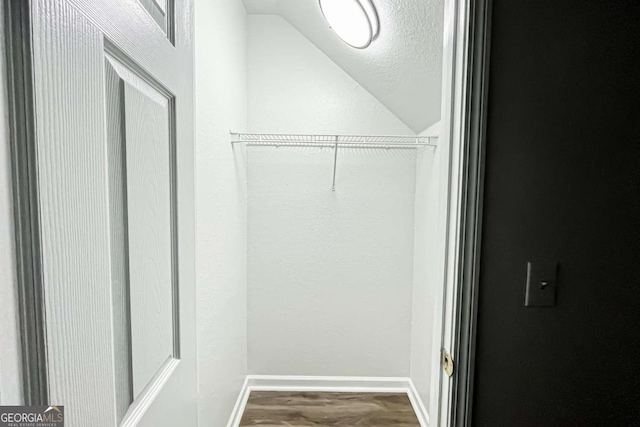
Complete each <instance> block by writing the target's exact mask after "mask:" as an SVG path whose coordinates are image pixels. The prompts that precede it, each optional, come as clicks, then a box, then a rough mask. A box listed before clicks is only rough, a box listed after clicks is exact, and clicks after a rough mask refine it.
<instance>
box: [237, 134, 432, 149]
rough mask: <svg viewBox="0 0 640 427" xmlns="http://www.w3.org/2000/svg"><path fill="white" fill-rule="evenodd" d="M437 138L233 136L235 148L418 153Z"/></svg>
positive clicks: (290, 135) (397, 136)
mask: <svg viewBox="0 0 640 427" xmlns="http://www.w3.org/2000/svg"><path fill="white" fill-rule="evenodd" d="M437 140H438V137H437V136H409V135H407V136H404V135H396V136H391V135H304V134H273V133H269V134H266V133H233V132H232V133H231V143H232V144H244V145H247V146H258V145H262V146H271V147H351V148H377V149H380V148H386V149H398V148H399V149H416V148H420V147H424V146H432V147H435V146H436V145H437Z"/></svg>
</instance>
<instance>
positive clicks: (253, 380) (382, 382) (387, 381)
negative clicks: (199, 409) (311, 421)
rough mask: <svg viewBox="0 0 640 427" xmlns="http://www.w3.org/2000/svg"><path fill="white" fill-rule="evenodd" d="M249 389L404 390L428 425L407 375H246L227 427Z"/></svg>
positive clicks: (234, 422)
mask: <svg viewBox="0 0 640 427" xmlns="http://www.w3.org/2000/svg"><path fill="white" fill-rule="evenodd" d="M252 391H325V392H333V393H340V392H358V393H406V394H407V396H408V397H409V401H410V402H411V406H412V407H413V410H414V411H415V413H416V416H417V417H418V421H419V422H420V426H421V427H428V426H429V414H428V413H427V410H426V408H425V406H424V404H423V403H422V401H421V400H420V396H419V395H418V392H417V391H416V388H415V387H414V385H413V382H412V381H411V379H410V378H405V377H313V376H292V375H247V378H246V379H245V381H244V384H243V386H242V389H241V390H240V394H239V396H238V400H237V402H236V405H235V407H234V408H233V413H232V414H231V418H230V419H229V423H228V424H227V427H238V426H239V425H240V420H241V419H242V414H243V413H244V409H245V407H246V405H247V400H248V399H249V394H250V393H251V392H252Z"/></svg>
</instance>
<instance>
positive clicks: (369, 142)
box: [231, 132, 438, 191]
mask: <svg viewBox="0 0 640 427" xmlns="http://www.w3.org/2000/svg"><path fill="white" fill-rule="evenodd" d="M437 141H438V137H437V136H403V135H400V136H389V135H302V134H282V133H277V134H276V133H234V132H231V144H244V145H246V146H268V147H331V148H333V149H334V150H335V151H334V153H333V180H332V184H331V191H336V170H337V166H338V148H346V147H349V148H376V149H387V150H389V149H401V150H407V149H414V150H415V149H417V148H420V147H426V146H430V147H435V146H436V145H437Z"/></svg>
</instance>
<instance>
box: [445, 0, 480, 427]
mask: <svg viewBox="0 0 640 427" xmlns="http://www.w3.org/2000/svg"><path fill="white" fill-rule="evenodd" d="M444 22H445V31H444V40H445V43H444V56H443V63H444V68H443V69H444V71H445V72H444V73H443V91H442V94H443V107H442V118H443V127H442V136H443V137H444V140H445V142H447V143H448V148H449V150H450V153H449V168H448V170H449V173H448V180H449V182H448V186H447V188H448V194H449V200H448V202H447V221H446V222H447V225H446V231H445V233H446V237H445V247H446V250H445V262H444V264H445V265H444V269H445V272H444V278H443V288H444V289H443V295H442V299H441V301H442V303H443V306H442V307H443V314H442V318H441V319H437V321H440V322H442V323H441V324H440V325H436V327H439V328H440V333H441V340H440V344H441V350H442V351H448V352H449V353H450V354H451V356H452V358H453V360H454V373H453V376H452V377H451V378H449V377H447V376H446V374H445V373H444V369H443V368H442V367H439V369H438V377H437V379H436V381H437V383H436V384H434V387H435V391H437V393H438V402H437V404H436V406H437V410H436V414H435V415H436V417H434V418H435V419H434V421H432V422H433V423H434V424H433V425H435V426H455V427H462V426H470V425H471V423H472V409H473V380H474V367H475V347H476V335H477V324H476V320H477V308H478V286H479V268H480V267H479V260H480V250H481V238H482V206H483V197H484V171H485V146H486V123H487V119H486V111H487V100H488V85H489V50H490V34H491V0H445V19H444ZM447 72H448V73H447ZM442 361H443V360H442V359H441V360H440V364H442ZM432 381H433V380H432ZM432 390H434V388H432ZM432 408H433V407H432Z"/></svg>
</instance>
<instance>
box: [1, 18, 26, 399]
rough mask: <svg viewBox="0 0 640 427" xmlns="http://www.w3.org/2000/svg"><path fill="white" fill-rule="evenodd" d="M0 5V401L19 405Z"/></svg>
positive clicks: (2, 31) (15, 299)
mask: <svg viewBox="0 0 640 427" xmlns="http://www.w3.org/2000/svg"><path fill="white" fill-rule="evenodd" d="M3 10H4V8H0V295H2V304H0V404H1V405H21V404H22V403H23V400H22V376H21V370H22V367H21V358H20V335H19V334H20V332H19V331H20V330H19V322H18V310H17V307H18V299H17V294H16V271H15V255H14V253H15V247H14V236H13V196H12V190H11V162H10V148H9V111H8V106H7V103H8V99H7V86H6V85H7V80H6V79H7V74H6V62H5V46H4V16H3Z"/></svg>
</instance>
